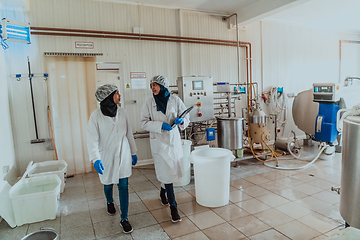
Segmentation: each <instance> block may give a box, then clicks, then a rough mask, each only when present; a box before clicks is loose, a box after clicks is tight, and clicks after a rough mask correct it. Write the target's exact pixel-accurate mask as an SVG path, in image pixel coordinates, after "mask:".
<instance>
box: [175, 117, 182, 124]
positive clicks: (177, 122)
mask: <svg viewBox="0 0 360 240" xmlns="http://www.w3.org/2000/svg"><path fill="white" fill-rule="evenodd" d="M183 122H184V119H182V118H177V119H175V122H174V123H175V124H176V125H179V124H182V123H183Z"/></svg>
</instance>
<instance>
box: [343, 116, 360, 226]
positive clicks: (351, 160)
mask: <svg viewBox="0 0 360 240" xmlns="http://www.w3.org/2000/svg"><path fill="white" fill-rule="evenodd" d="M359 146H360V117H355V116H351V117H350V116H349V117H347V118H346V119H345V120H344V127H343V151H342V168H341V188H340V214H341V216H342V217H343V219H344V220H345V221H346V222H347V223H348V224H349V225H350V226H352V227H355V228H360V217H359V216H360V147H359Z"/></svg>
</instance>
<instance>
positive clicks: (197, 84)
mask: <svg viewBox="0 0 360 240" xmlns="http://www.w3.org/2000/svg"><path fill="white" fill-rule="evenodd" d="M193 90H204V86H203V81H193Z"/></svg>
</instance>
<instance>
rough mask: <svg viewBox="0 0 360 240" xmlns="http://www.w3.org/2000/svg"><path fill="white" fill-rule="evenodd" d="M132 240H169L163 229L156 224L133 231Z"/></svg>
mask: <svg viewBox="0 0 360 240" xmlns="http://www.w3.org/2000/svg"><path fill="white" fill-rule="evenodd" d="M131 235H132V237H133V239H134V240H143V239H146V240H167V239H170V238H169V236H168V235H167V234H166V232H165V231H164V229H163V228H162V227H161V226H160V225H159V224H156V225H154V226H150V227H146V228H142V229H138V230H134V232H133V233H132V234H131Z"/></svg>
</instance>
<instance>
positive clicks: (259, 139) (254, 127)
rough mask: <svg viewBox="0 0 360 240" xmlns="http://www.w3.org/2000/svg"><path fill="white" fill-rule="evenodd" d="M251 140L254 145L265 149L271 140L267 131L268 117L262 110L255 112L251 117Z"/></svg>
mask: <svg viewBox="0 0 360 240" xmlns="http://www.w3.org/2000/svg"><path fill="white" fill-rule="evenodd" d="M250 138H251V139H252V143H259V144H261V146H262V148H263V149H264V148H266V144H267V143H268V142H269V141H270V139H271V135H270V132H269V131H268V130H267V129H266V115H265V113H264V112H263V111H262V110H260V109H255V110H253V112H252V114H251V115H250Z"/></svg>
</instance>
